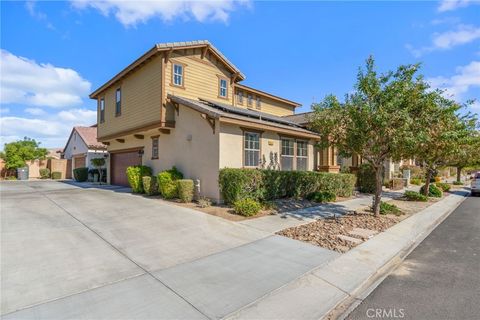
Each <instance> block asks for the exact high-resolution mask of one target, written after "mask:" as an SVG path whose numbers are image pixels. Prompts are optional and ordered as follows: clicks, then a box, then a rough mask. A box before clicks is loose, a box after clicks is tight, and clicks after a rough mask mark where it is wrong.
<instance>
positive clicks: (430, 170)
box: [423, 169, 432, 197]
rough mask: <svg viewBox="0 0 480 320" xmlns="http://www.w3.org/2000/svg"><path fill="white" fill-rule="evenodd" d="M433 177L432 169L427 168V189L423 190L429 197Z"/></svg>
mask: <svg viewBox="0 0 480 320" xmlns="http://www.w3.org/2000/svg"><path fill="white" fill-rule="evenodd" d="M431 178H432V169H427V177H426V181H425V190H424V191H423V194H424V195H425V196H427V197H428V194H429V191H430V179H431Z"/></svg>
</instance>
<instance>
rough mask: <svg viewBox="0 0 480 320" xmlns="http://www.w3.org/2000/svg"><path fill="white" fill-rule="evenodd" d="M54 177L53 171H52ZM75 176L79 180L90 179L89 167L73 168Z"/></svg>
mask: <svg viewBox="0 0 480 320" xmlns="http://www.w3.org/2000/svg"><path fill="white" fill-rule="evenodd" d="M52 178H53V173H52ZM73 178H74V179H75V180H76V181H78V182H85V181H87V179H88V168H76V169H73Z"/></svg>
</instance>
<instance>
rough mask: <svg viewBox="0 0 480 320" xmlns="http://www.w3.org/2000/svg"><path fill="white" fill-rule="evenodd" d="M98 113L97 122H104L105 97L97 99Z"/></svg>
mask: <svg viewBox="0 0 480 320" xmlns="http://www.w3.org/2000/svg"><path fill="white" fill-rule="evenodd" d="M102 107H103V109H102ZM98 115H99V122H100V123H104V122H105V97H102V98H100V99H99V100H98Z"/></svg>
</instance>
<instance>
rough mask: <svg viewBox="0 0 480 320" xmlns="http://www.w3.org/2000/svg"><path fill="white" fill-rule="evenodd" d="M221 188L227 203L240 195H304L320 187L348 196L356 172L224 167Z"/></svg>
mask: <svg viewBox="0 0 480 320" xmlns="http://www.w3.org/2000/svg"><path fill="white" fill-rule="evenodd" d="M219 185H220V192H221V194H222V197H223V200H224V201H225V203H227V204H232V203H234V202H236V201H238V200H241V199H247V198H250V199H253V200H256V201H265V200H266V201H268V200H274V199H280V198H289V197H295V198H305V197H306V196H307V195H309V194H311V193H313V192H318V191H329V192H331V193H333V194H335V195H336V196H341V197H349V196H351V195H352V193H353V190H354V187H355V176H354V175H353V174H343V173H328V172H313V171H276V170H259V169H234V168H225V169H222V170H220V174H219Z"/></svg>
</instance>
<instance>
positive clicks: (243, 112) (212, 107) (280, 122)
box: [168, 94, 319, 138]
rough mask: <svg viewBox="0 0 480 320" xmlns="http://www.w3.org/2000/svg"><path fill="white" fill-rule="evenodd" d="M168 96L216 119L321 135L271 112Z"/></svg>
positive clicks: (314, 136) (315, 135)
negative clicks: (233, 120) (240, 121)
mask: <svg viewBox="0 0 480 320" xmlns="http://www.w3.org/2000/svg"><path fill="white" fill-rule="evenodd" d="M168 98H169V99H170V100H172V101H174V102H176V103H179V104H182V105H184V106H187V107H190V108H192V109H194V110H197V111H198V112H201V113H205V114H207V115H208V116H210V117H213V118H216V119H222V118H231V119H236V120H242V121H247V122H250V123H252V124H257V125H268V126H271V127H275V128H279V129H285V130H289V131H293V132H298V133H300V134H304V135H309V136H311V137H312V138H317V137H319V136H318V134H317V133H315V132H312V131H310V130H307V129H305V128H302V127H301V126H300V125H298V124H296V123H294V122H292V121H289V120H288V119H285V118H284V117H279V116H275V115H272V114H269V113H264V112H259V111H255V110H249V109H244V108H239V107H234V106H231V105H228V104H224V103H219V102H216V101H211V100H203V99H199V100H193V99H189V98H185V97H180V96H174V95H171V94H169V95H168Z"/></svg>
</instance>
